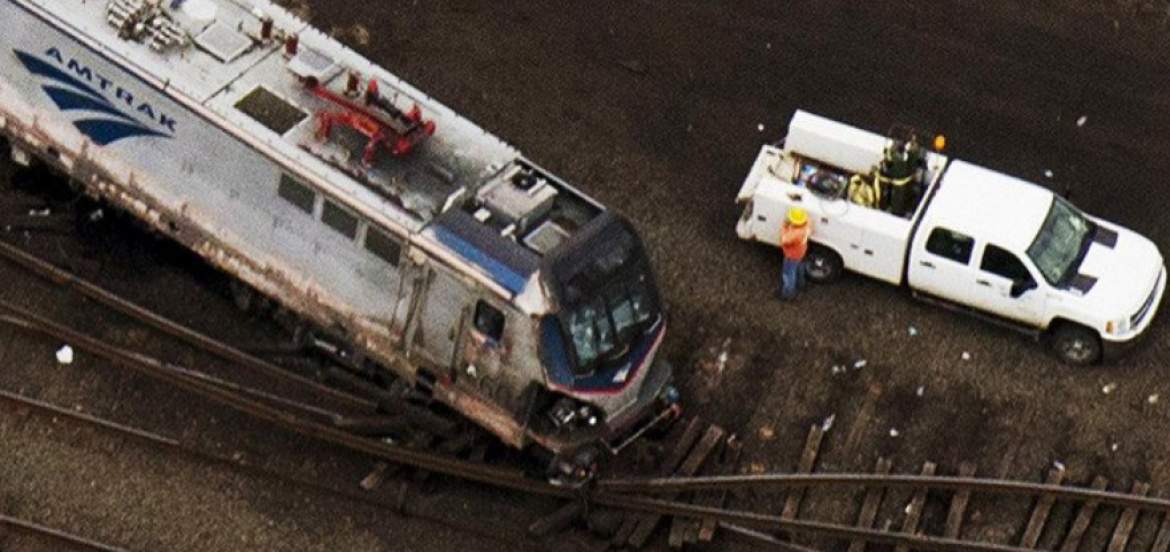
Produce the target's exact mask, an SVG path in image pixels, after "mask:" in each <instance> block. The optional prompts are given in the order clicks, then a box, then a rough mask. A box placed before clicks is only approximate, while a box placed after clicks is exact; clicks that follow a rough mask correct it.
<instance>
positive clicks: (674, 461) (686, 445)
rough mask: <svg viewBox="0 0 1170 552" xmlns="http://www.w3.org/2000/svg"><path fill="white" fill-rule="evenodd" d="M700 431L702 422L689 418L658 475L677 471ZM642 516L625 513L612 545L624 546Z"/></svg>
mask: <svg viewBox="0 0 1170 552" xmlns="http://www.w3.org/2000/svg"><path fill="white" fill-rule="evenodd" d="M702 429H703V427H702V420H700V419H699V418H698V417H695V418H691V421H690V422H688V423H687V427H686V429H685V430H684V431H683V433H682V436H681V437H679V440H678V442H676V443H675V444H674V448H673V449H671V451H670V454H669V455H668V456H667V457H666V458H665V459H663V461H662V464H660V465H659V467H658V475H660V476H663V477H666V476H669V475H670V474H672V473H674V471H675V470H676V469H678V467H679V465H680V464H682V461H683V458H684V457H685V456H686V454H687V451H689V450H691V446H692V445H694V444H695V441H697V440H698V439H699V433H700V432H701V431H702ZM643 515H645V514H640V513H635V512H630V513H627V514H626V516H625V518H624V519H623V520H622V524H621V525H620V526H619V527H618V530H617V533H615V534H614V537H613V541H612V542H613V544H614V545H616V546H619V547H620V546H625V544H626V542H628V541H629V539H630V537H631V536H632V535H633V533H634V530H635V529H637V528H638V525H639V523H640V521H641V519H642V517H643Z"/></svg>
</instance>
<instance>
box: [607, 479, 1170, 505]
mask: <svg viewBox="0 0 1170 552" xmlns="http://www.w3.org/2000/svg"><path fill="white" fill-rule="evenodd" d="M829 486H866V487H871V486H872V487H886V488H891V487H900V488H914V489H932V490H949V491H972V492H979V493H987V494H1001V495H1032V496H1035V495H1045V496H1051V497H1054V498H1057V499H1065V500H1080V501H1086V502H1087V501H1098V502H1100V503H1101V504H1108V505H1112V506H1122V507H1132V508H1139V509H1143V510H1149V511H1157V512H1170V499H1166V498H1158V497H1151V496H1139V495H1133V494H1126V493H1120V492H1115V491H1105V490H1102V491H1098V490H1095V489H1088V488H1079V487H1068V486H1062V485H1049V484H1046V483H1032V482H1027V481H1012V480H1007V479H981V478H977V477H948V476H926V475H877V474H870V473H782V474H761V475H712V476H700V477H660V478H631V479H603V480H600V481H597V482H596V487H597V489H599V490H605V491H611V492H622V493H640V494H663V493H675V492H682V491H710V490H727V491H735V490H741V491H742V490H752V491H761V490H764V489H789V488H794V487H829Z"/></svg>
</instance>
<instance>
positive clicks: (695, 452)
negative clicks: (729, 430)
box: [626, 425, 725, 548]
mask: <svg viewBox="0 0 1170 552" xmlns="http://www.w3.org/2000/svg"><path fill="white" fill-rule="evenodd" d="M724 434H725V432H724V431H723V428H720V427H719V426H716V425H711V426H709V427H707V431H706V432H705V433H704V434H703V438H702V439H701V440H700V441H699V442H698V444H696V445H695V447H694V448H693V449H691V452H690V454H688V455H687V457H686V460H683V463H682V464H681V465H680V466H679V467H678V469H677V470H675V472H674V475H678V476H683V477H688V476H691V475H694V474H695V472H697V471H699V467H700V466H702V465H703V461H704V460H706V459H707V457H708V456H710V455H711V451H712V450H715V445H718V444H719V441H721V440H722V439H723V436H724ZM679 494H680V493H668V494H666V495H664V496H663V497H662V498H663V500H675V499H676V498H678V495H679ZM662 518H663V516H662V515H661V514H647V515H644V516H642V517H641V518H640V520H639V522H638V526H637V527H636V528H634V532H633V533H631V534H630V538H629V540H628V541H626V542H628V543H629V544H630V546H632V547H634V548H641V547H642V546H644V545H645V544H646V541H647V540H649V538H650V535H651V534H652V533H653V532H654V528H655V527H658V523H659V522H660V521H662Z"/></svg>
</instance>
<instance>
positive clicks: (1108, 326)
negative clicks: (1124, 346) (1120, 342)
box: [1105, 316, 1129, 335]
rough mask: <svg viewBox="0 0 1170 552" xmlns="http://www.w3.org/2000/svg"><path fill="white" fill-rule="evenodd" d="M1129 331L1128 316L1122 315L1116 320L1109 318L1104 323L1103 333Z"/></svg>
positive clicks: (1114, 333)
mask: <svg viewBox="0 0 1170 552" xmlns="http://www.w3.org/2000/svg"><path fill="white" fill-rule="evenodd" d="M1128 332H1129V317H1128V316H1123V317H1121V318H1119V319H1117V320H1110V321H1108V322H1106V323H1105V333H1107V334H1109V335H1121V334H1124V333H1128Z"/></svg>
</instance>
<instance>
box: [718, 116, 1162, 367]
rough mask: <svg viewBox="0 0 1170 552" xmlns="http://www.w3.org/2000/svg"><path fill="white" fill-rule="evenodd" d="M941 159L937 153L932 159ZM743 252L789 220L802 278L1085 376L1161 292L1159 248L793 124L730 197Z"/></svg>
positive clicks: (979, 180)
mask: <svg viewBox="0 0 1170 552" xmlns="http://www.w3.org/2000/svg"><path fill="white" fill-rule="evenodd" d="M940 149H941V148H940ZM736 201H737V203H739V204H741V205H742V206H743V214H742V215H741V216H740V219H739V223H738V224H737V225H736V232H737V233H738V234H739V237H740V238H743V239H745V240H753V241H761V242H764V243H768V244H771V245H779V239H780V226H781V223H782V221H783V220H784V216H785V214H786V213H787V211H788V209H789V208H792V207H799V208H802V209H804V210H806V211H807V212H808V215H809V218H810V220H811V221H812V224H813V229H812V235H811V242H812V244H811V247H810V248H809V253H808V257H807V258H806V269H807V272H808V276H809V279H811V280H813V281H817V282H829V281H832V280H835V279H837V278H838V277H840V276H841V274H842V273H843V272H844V271H845V270H849V271H853V272H857V273H860V274H864V275H866V276H870V277H873V278H876V279H879V280H883V281H886V282H889V283H891V284H894V285H900V286H905V287H908V288H909V289H910V290H911V292H912V293H913V295H914V296H915V297H919V298H921V299H924V300H927V301H931V302H934V303H937V304H939V305H942V306H946V307H949V308H953V309H956V310H961V311H965V312H968V313H971V314H975V315H977V316H979V317H981V318H985V319H987V320H989V321H992V322H995V323H999V324H1002V325H1006V326H1009V327H1011V328H1014V329H1018V330H1021V331H1023V332H1025V333H1027V334H1029V335H1032V336H1034V337H1037V338H1044V339H1046V340H1047V341H1048V343H1049V344H1050V346H1051V347H1052V349H1053V351H1054V352H1055V353H1056V354H1057V356H1059V357H1060V358H1061V359H1062V360H1064V361H1066V362H1068V363H1071V364H1078V365H1081V364H1092V363H1095V362H1097V361H1098V360H1100V359H1101V358H1102V357H1103V356H1111V355H1112V354H1114V353H1115V352H1117V351H1120V350H1122V349H1124V348H1126V346H1127V345H1130V344H1132V343H1133V342H1135V341H1136V339H1137V338H1138V337H1139V336H1140V335H1142V333H1143V332H1144V331H1145V330H1146V328H1148V327H1149V325H1150V321H1151V320H1152V319H1153V318H1154V314H1155V312H1156V311H1157V309H1158V305H1159V303H1160V302H1161V300H1162V294H1163V292H1164V291H1165V288H1166V268H1165V265H1164V261H1163V258H1162V255H1161V253H1160V252H1159V251H1158V247H1157V246H1156V245H1155V244H1154V243H1153V242H1151V241H1150V240H1149V239H1147V238H1145V237H1144V236H1142V235H1140V234H1138V233H1136V232H1134V231H1132V230H1129V229H1127V228H1124V227H1121V226H1119V225H1116V224H1113V223H1111V222H1108V221H1104V220H1101V219H1099V218H1097V217H1093V216H1091V215H1088V214H1085V213H1083V212H1082V211H1080V210H1079V209H1077V208H1076V207H1074V206H1073V205H1072V204H1070V203H1069V202H1068V201H1066V200H1065V199H1064V198H1062V197H1060V196H1058V195H1056V194H1053V193H1052V192H1051V191H1049V190H1047V189H1045V188H1043V187H1041V186H1038V185H1035V184H1032V183H1029V182H1026V181H1024V180H1021V179H1018V178H1015V177H1012V176H1008V175H1005V174H1002V173H999V172H996V171H994V170H991V169H987V168H984V167H980V166H977V165H974V164H971V163H967V162H965V161H960V160H952V159H949V158H948V157H947V156H945V155H943V154H942V153H941V152H938V151H927V150H926V149H925V148H924V147H922V145H920V144H919V142H918V139H917V137H916V136H913V135H909V134H908V135H905V136H883V135H879V134H876V133H873V132H868V131H865V130H862V129H858V128H855V127H852V126H849V125H846V124H843V123H839V122H836V121H832V120H830V119H826V118H824V117H820V116H817V115H813V114H811V113H808V112H804V111H797V113H796V114H795V115H794V116H793V118H792V120H791V122H790V123H789V127H788V134H787V136H786V137H785V139H784V140H783V141H782V142H781V143H780V144H776V145H772V144H769V145H765V146H764V147H763V148H762V149H761V150H760V154H759V156H757V158H756V161H755V164H754V165H753V166H752V169H751V171H750V173H749V174H748V177H747V179H746V180H745V181H744V183H743V186H742V187H741V188H740V190H739V194H738V195H737V196H736Z"/></svg>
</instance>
